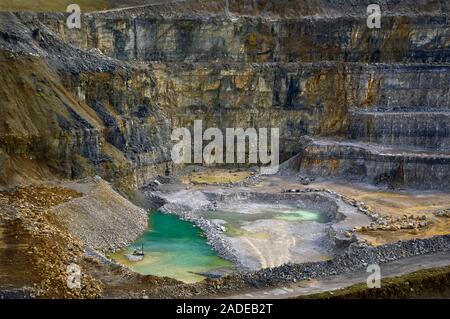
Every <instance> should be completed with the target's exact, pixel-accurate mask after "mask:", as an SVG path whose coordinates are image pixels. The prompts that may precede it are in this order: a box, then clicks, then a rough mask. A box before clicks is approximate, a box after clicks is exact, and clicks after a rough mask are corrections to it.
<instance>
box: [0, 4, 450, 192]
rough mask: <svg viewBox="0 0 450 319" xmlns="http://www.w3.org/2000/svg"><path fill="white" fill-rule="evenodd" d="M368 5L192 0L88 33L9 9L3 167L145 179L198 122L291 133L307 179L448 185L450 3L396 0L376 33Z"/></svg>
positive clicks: (96, 16)
mask: <svg viewBox="0 0 450 319" xmlns="http://www.w3.org/2000/svg"><path fill="white" fill-rule="evenodd" d="M226 3H228V6H227V5H226ZM369 3H370V2H369V1H363V0H357V1H352V2H348V1H336V0H320V1H312V0H311V1H268V0H258V1H237V0H236V1H235V0H229V1H228V2H226V1H187V2H181V3H176V4H170V5H169V4H167V5H154V6H149V7H146V8H138V9H126V10H118V11H111V12H100V13H92V14H89V15H84V16H83V19H82V28H81V29H80V30H76V29H68V28H67V27H66V24H65V21H66V17H65V16H64V15H62V14H39V15H31V14H10V13H2V19H1V22H0V31H1V35H2V37H1V38H0V48H1V51H2V53H1V65H2V70H6V72H2V74H1V75H0V76H1V77H2V82H8V83H9V85H8V86H7V87H3V88H1V89H0V98H1V99H0V100H1V101H2V102H1V103H2V108H1V112H4V114H1V115H2V116H1V117H0V118H1V119H2V120H1V121H2V122H1V123H0V130H1V133H2V134H1V149H2V152H0V161H3V162H4V163H7V164H8V166H7V167H9V170H8V174H6V173H5V174H2V175H0V176H3V175H4V176H5V177H2V179H4V180H6V179H8V178H9V175H11V174H12V173H9V172H14V171H15V170H16V168H17V164H16V163H17V162H18V161H19V160H18V158H20V161H24V158H25V159H27V160H29V158H30V156H31V157H32V160H33V161H44V162H46V163H47V164H48V166H49V167H50V168H51V170H52V171H55V170H56V171H57V172H58V173H60V174H62V175H64V176H67V177H80V176H86V175H91V174H93V173H96V174H99V175H101V176H103V177H105V178H107V179H108V180H115V181H117V180H120V181H122V182H123V183H126V184H129V185H134V186H140V185H144V184H146V183H147V182H148V181H149V179H150V178H151V177H152V176H153V175H154V174H156V173H158V172H161V171H167V170H169V171H170V170H172V169H173V168H172V167H171V164H170V132H171V128H172V127H180V126H183V127H186V126H187V127H190V126H191V125H192V123H193V121H194V120H197V119H202V120H203V121H204V124H203V126H204V127H219V128H222V129H224V128H227V127H243V128H247V127H256V128H258V127H279V128H280V134H281V140H280V152H281V156H280V157H281V159H288V158H290V157H291V156H293V155H295V154H299V155H298V157H297V160H296V161H293V163H295V164H296V165H294V168H295V169H297V170H300V172H301V173H302V174H305V175H315V176H319V177H320V176H321V177H327V178H334V177H336V178H342V179H346V180H349V179H350V180H354V181H363V182H369V183H374V184H380V185H381V184H382V185H388V186H392V187H413V188H424V189H448V187H449V184H448V180H449V177H450V176H449V174H450V173H448V172H450V170H449V169H448V164H449V156H450V151H449V147H450V143H449V135H450V132H449V125H448V116H449V112H450V64H449V63H450V42H449V41H448V39H449V38H450V25H449V19H448V14H449V12H450V7H449V4H448V2H447V1H443V0H441V1H432V2H431V1H419V2H417V1H412V0H407V1H402V2H401V3H399V2H397V1H391V0H385V1H382V3H380V6H381V9H382V28H381V29H368V28H367V25H366V18H367V16H366V9H367V4H369ZM16 74H20V77H18V76H17V75H16ZM25 88H26V90H25ZM17 96H21V97H22V98H20V99H18V98H17ZM3 104H4V105H5V107H3ZM48 114H52V115H50V116H49V115H48ZM303 136H310V137H311V138H312V141H311V143H310V144H302V143H300V139H301V137H303ZM20 161H19V162H20ZM9 179H11V178H9ZM4 182H7V181H4Z"/></svg>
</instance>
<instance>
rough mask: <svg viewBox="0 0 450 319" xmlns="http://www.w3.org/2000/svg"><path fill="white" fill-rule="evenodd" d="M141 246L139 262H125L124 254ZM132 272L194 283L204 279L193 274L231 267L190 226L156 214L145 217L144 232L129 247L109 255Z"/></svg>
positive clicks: (161, 214)
mask: <svg viewBox="0 0 450 319" xmlns="http://www.w3.org/2000/svg"><path fill="white" fill-rule="evenodd" d="M141 245H144V252H145V257H144V259H143V260H142V261H129V260H128V259H127V258H126V257H125V254H129V253H132V252H133V250H134V249H136V248H139V249H140V248H141ZM112 257H113V258H114V259H116V260H117V261H118V262H120V263H122V264H125V265H127V266H128V267H130V268H131V269H132V270H134V271H136V272H138V273H141V274H145V275H156V276H167V277H171V278H175V279H178V280H181V281H184V282H197V281H200V280H202V279H204V277H202V276H200V275H197V274H195V273H197V272H205V271H208V270H212V269H217V268H222V267H231V266H232V264H231V263H230V262H229V261H227V260H224V259H222V258H219V257H218V256H217V255H216V253H215V252H214V251H213V250H212V248H211V247H210V246H209V245H208V244H207V242H206V238H205V237H204V236H203V234H202V231H201V230H200V229H199V228H198V227H195V226H194V225H193V224H192V223H189V222H186V221H183V220H180V219H179V218H178V217H176V216H173V215H167V214H163V213H159V212H155V213H150V214H149V227H148V230H147V231H146V232H145V233H144V234H143V235H142V236H141V237H140V238H139V239H138V240H137V241H136V242H134V243H133V244H132V245H131V246H130V247H128V248H127V249H125V250H123V251H120V252H118V253H115V254H114V255H113V256H112Z"/></svg>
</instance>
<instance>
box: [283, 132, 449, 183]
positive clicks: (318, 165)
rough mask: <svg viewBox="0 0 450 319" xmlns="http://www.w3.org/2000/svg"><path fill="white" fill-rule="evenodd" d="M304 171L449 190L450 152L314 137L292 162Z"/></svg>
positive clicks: (345, 178) (328, 175) (355, 179)
mask: <svg viewBox="0 0 450 319" xmlns="http://www.w3.org/2000/svg"><path fill="white" fill-rule="evenodd" d="M291 164H292V167H293V168H295V169H297V170H299V171H300V173H302V174H307V175H313V176H318V177H327V178H333V177H336V178H339V179H341V180H350V181H353V182H366V183H371V184H375V185H379V186H387V187H390V188H405V187H406V188H417V189H449V187H450V184H449V180H450V173H449V169H448V168H449V165H450V154H449V153H439V152H435V151H426V150H425V151H424V150H416V149H402V148H392V147H387V146H383V145H380V144H371V143H361V142H355V141H339V140H329V139H328V140H323V139H322V140H321V139H317V140H314V141H313V142H312V143H311V144H309V145H308V146H307V147H306V148H305V149H304V150H303V151H302V152H301V153H300V154H299V155H297V156H296V157H295V158H294V159H293V161H292V162H291Z"/></svg>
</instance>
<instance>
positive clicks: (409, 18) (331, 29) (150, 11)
mask: <svg viewBox="0 0 450 319" xmlns="http://www.w3.org/2000/svg"><path fill="white" fill-rule="evenodd" d="M259 2H260V3H261V2H262V1H259ZM267 2H270V1H266V3H267ZM276 2H277V1H274V2H273V3H276ZM327 2H328V3H325V2H324V1H314V2H312V1H310V3H309V4H308V3H305V4H304V5H305V7H304V8H303V9H302V8H295V6H296V4H297V5H301V4H300V3H301V1H296V4H295V3H294V4H292V3H293V2H292V1H291V2H290V9H291V13H294V14H295V10H298V11H299V12H298V15H296V16H295V15H292V16H290V17H289V18H285V17H283V14H282V13H281V15H280V13H279V12H278V13H276V12H274V10H273V9H274V8H273V7H272V9H271V8H270V6H266V7H265V8H264V5H262V6H261V8H260V10H261V11H263V10H266V11H263V12H260V13H259V14H258V13H257V9H256V8H255V9H256V10H255V11H253V12H251V11H250V12H249V10H246V8H245V5H242V3H239V2H235V3H234V4H233V3H232V4H231V6H230V10H231V11H230V14H228V15H227V14H226V11H225V7H224V6H223V4H224V3H225V1H216V2H215V1H212V3H216V4H219V7H215V8H212V7H211V9H212V12H205V10H203V11H201V10H198V9H197V10H195V6H194V5H191V7H192V8H194V10H192V11H191V10H188V9H185V10H183V11H181V12H180V11H177V7H176V6H174V7H173V8H168V7H166V8H165V7H164V6H153V7H148V8H141V9H139V10H124V11H115V12H109V13H92V14H88V15H85V16H84V19H83V27H82V29H81V30H79V31H74V30H71V29H68V28H67V27H66V25H65V20H64V18H63V17H61V16H58V15H44V16H42V18H41V19H42V20H43V21H44V22H45V23H46V24H48V25H50V26H52V28H53V29H54V30H56V31H57V32H59V34H60V35H61V36H62V38H63V39H64V40H66V41H67V42H69V43H72V44H74V45H77V46H79V47H81V48H93V47H95V48H98V49H100V50H101V51H102V52H103V53H104V54H106V55H108V56H111V57H114V58H117V59H121V60H144V61H154V60H158V61H171V62H204V61H222V62H246V63H249V62H250V63H253V62H317V61H340V62H366V63H374V62H449V60H450V49H449V43H448V40H447V39H448V38H449V34H450V28H449V20H448V12H449V9H448V6H447V5H446V4H444V3H443V2H444V1H438V2H439V3H438V4H437V5H436V6H435V10H433V9H432V10H423V11H421V10H420V9H419V10H417V11H412V10H408V9H407V10H400V8H395V7H393V5H394V6H395V4H393V2H394V1H387V2H388V3H389V5H385V6H384V7H383V4H380V5H381V7H382V8H383V9H384V11H385V12H383V13H384V15H382V16H383V19H382V23H383V27H382V28H381V29H377V30H373V29H369V28H368V27H367V23H366V21H367V14H366V11H367V5H368V4H370V2H367V1H356V2H354V3H353V2H352V4H347V3H345V2H343V1H342V3H334V1H327ZM203 3H204V4H205V6H206V7H207V6H208V4H207V3H205V2H203ZM411 4H412V1H408V3H405V4H404V6H403V7H404V8H408V5H411ZM308 5H309V9H310V10H308V9H307V8H306V7H307V6H308ZM439 5H440V6H439ZM210 6H211V5H210ZM431 6H432V5H431ZM325 7H328V8H327V9H325ZM332 7H334V8H333V11H334V12H333V11H331V10H330V9H331V8H332ZM305 9H306V10H305ZM324 9H325V10H324ZM383 9H382V10H383ZM389 9H391V11H390V12H389V11H388V12H386V11H387V10H389ZM327 11H328V12H327ZM430 11H431V12H430ZM243 12H245V13H243Z"/></svg>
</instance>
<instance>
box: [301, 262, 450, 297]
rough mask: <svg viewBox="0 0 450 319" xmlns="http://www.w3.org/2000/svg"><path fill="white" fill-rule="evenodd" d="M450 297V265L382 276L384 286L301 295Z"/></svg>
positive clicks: (359, 286)
mask: <svg viewBox="0 0 450 319" xmlns="http://www.w3.org/2000/svg"><path fill="white" fill-rule="evenodd" d="M376 298H386V299H387V298H391V299H394V298H402V299H403V298H450V266H447V267H442V268H432V269H425V270H419V271H416V272H413V273H410V274H407V275H403V276H399V277H391V278H385V279H382V280H381V288H375V289H369V288H367V285H366V284H365V283H360V284H356V285H353V286H350V287H347V288H344V289H339V290H335V291H331V292H324V293H318V294H313V295H307V296H300V297H298V299H376Z"/></svg>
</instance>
